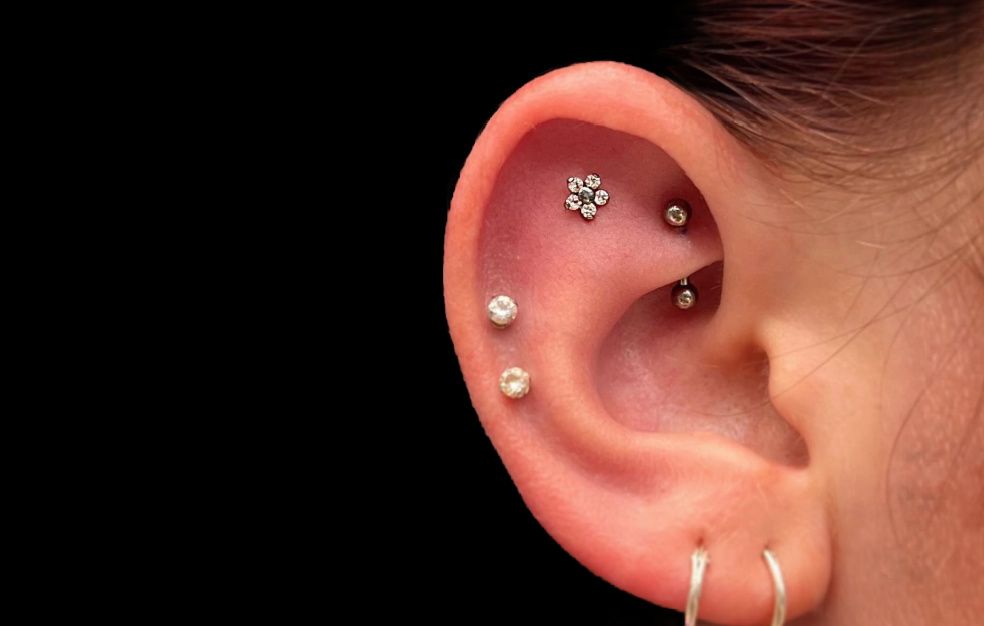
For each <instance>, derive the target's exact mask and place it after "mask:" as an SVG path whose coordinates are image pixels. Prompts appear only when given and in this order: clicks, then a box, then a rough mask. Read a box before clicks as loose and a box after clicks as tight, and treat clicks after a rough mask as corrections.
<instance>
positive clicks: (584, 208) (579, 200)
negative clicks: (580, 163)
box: [564, 174, 608, 220]
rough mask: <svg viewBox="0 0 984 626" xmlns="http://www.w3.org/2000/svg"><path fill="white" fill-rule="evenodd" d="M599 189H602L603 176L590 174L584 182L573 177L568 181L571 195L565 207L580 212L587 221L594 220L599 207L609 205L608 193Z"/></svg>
mask: <svg viewBox="0 0 984 626" xmlns="http://www.w3.org/2000/svg"><path fill="white" fill-rule="evenodd" d="M598 187H601V176H598V175H597V174H588V175H587V176H585V177H584V180H581V179H580V178H578V177H577V176H571V177H570V178H568V179H567V188H568V189H569V190H570V192H571V195H569V196H567V200H566V201H565V202H564V206H565V207H567V208H568V209H570V210H571V211H580V212H581V217H583V218H584V219H586V220H593V219H594V216H595V213H597V212H598V207H600V206H604V205H605V204H607V203H608V192H607V191H605V190H604V189H598Z"/></svg>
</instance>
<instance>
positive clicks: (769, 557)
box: [762, 549, 786, 626]
mask: <svg viewBox="0 0 984 626" xmlns="http://www.w3.org/2000/svg"><path fill="white" fill-rule="evenodd" d="M762 558H764V559H765V563H766V565H768V566H769V573H770V574H772V586H773V587H774V588H775V593H776V599H775V603H774V604H773V606H772V626H782V625H783V623H785V621H786V583H785V582H784V581H783V579H782V570H781V569H779V561H777V560H776V555H775V554H773V553H772V550H769V549H766V550H764V551H763V552H762Z"/></svg>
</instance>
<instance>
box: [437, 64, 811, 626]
mask: <svg viewBox="0 0 984 626" xmlns="http://www.w3.org/2000/svg"><path fill="white" fill-rule="evenodd" d="M591 172H597V173H598V174H600V176H601V178H602V187H603V188H604V189H606V190H607V191H608V193H609V194H610V200H609V202H608V203H607V205H605V206H602V207H600V208H599V209H598V212H597V215H596V216H595V219H593V220H591V221H587V220H585V219H583V218H582V217H581V215H580V214H578V213H577V212H575V211H569V210H567V209H566V208H565V199H566V198H567V196H568V195H569V193H570V192H569V191H568V189H567V181H568V178H569V177H571V176H578V177H582V178H583V177H584V176H585V175H586V174H588V173H591ZM767 180H768V176H767V175H766V174H765V172H764V170H763V169H761V168H760V167H759V165H758V164H757V162H756V160H755V159H754V158H753V157H752V156H751V155H750V154H748V153H747V152H746V151H745V150H744V149H743V148H742V147H741V146H740V145H739V144H738V143H737V142H736V141H734V140H733V138H732V137H731V136H730V135H728V134H727V133H726V132H725V131H724V130H723V128H722V127H721V126H720V125H719V123H718V122H717V121H716V120H715V119H714V117H713V116H712V115H710V114H709V113H708V112H707V111H706V110H705V109H704V108H702V107H701V106H700V105H699V104H698V103H697V102H696V101H695V100H693V99H692V98H690V97H689V96H687V95H686V94H684V93H683V92H681V91H680V90H678V89H677V88H675V87H674V86H673V85H671V84H669V83H667V82H666V81H664V80H661V79H659V78H658V77H656V76H654V75H652V74H650V73H647V72H644V71H642V70H639V69H636V68H632V67H628V66H624V65H618V64H611V63H596V64H587V65H578V66H574V67H569V68H566V69H563V70H560V71H557V72H554V73H552V74H549V75H547V76H544V77H542V78H539V79H537V80H535V81H533V82H532V83H530V84H528V85H527V86H525V87H524V88H522V89H521V90H520V91H519V92H518V93H516V94H515V95H514V96H513V97H512V98H510V99H509V100H508V101H507V102H506V103H505V104H504V105H503V106H502V107H501V109H500V110H499V111H498V112H497V113H496V115H495V116H494V117H493V118H492V120H491V121H490V122H489V124H488V126H487V128H486V129H485V131H484V132H483V133H482V135H481V136H480V137H479V139H478V141H477V142H476V144H475V147H474V149H473V151H472V153H471V155H470V156H469V158H468V161H467V163H466V164H465V167H464V169H463V171H462V174H461V179H460V181H459V183H458V186H457V188H456V190H455V194H454V199H453V202H452V206H451V213H450V216H449V220H448V228H447V237H446V256H445V268H444V271H445V292H446V302H447V314H448V321H449V324H450V329H451V334H452V338H453V340H454V344H455V348H456V351H457V353H458V356H459V359H460V362H461V368H462V371H463V373H464V376H465V380H466V383H467V386H468V389H469V392H470V394H471V397H472V401H473V403H474V405H475V408H476V410H477V412H478V415H479V417H480V419H481V421H482V424H483V425H484V427H485V429H486V432H487V433H488V435H489V437H490V438H491V440H492V443H493V444H494V445H495V447H496V449H497V450H498V452H499V454H500V455H501V457H502V459H503V461H504V462H505V465H506V467H507V468H508V470H509V472H510V474H511V476H512V478H513V480H514V481H515V483H516V485H517V486H518V488H519V490H520V492H521V493H522V495H523V497H524V499H525V501H526V502H527V504H528V505H529V507H530V509H531V510H532V511H533V514H534V515H535V516H536V517H537V519H538V520H539V521H540V522H541V523H542V524H543V526H544V527H545V528H546V529H547V530H548V532H550V533H551V535H552V536H553V537H554V538H555V539H556V540H557V541H558V542H560V544H561V545H563V546H564V548H565V549H567V550H568V551H569V552H571V553H572V554H573V555H574V556H575V557H576V558H578V559H579V560H580V561H581V562H582V563H583V564H584V565H586V566H587V567H588V568H590V569H591V570H592V571H594V572H595V573H597V574H598V575H600V576H602V577H604V578H605V579H607V580H609V581H610V582H612V583H613V584H615V585H617V586H618V587H621V588H622V589H624V590H626V591H629V592H631V593H633V594H636V595H638V596H640V597H643V598H646V599H648V600H650V601H652V602H654V603H656V604H660V605H663V606H667V607H672V608H675V609H678V610H682V609H683V608H684V605H685V602H686V597H687V592H688V586H689V580H690V555H691V553H692V552H693V551H694V549H695V548H697V547H698V546H700V545H703V546H704V547H705V548H706V549H707V550H708V552H709V554H710V559H711V562H710V566H709V568H708V570H707V575H706V578H705V582H704V590H703V595H702V599H701V603H700V615H701V617H702V618H705V619H708V620H711V621H714V622H717V623H721V624H756V623H765V622H767V621H768V619H769V617H770V616H771V612H772V603H773V587H772V582H771V578H770V576H769V572H768V569H767V567H766V564H765V562H764V560H763V557H762V552H763V549H765V548H766V547H768V548H770V549H771V550H772V551H773V552H774V553H775V554H776V555H777V557H778V560H779V563H780V565H781V567H782V570H783V574H784V578H785V582H786V586H787V589H788V595H789V606H788V615H789V617H790V618H795V617H796V616H798V615H801V614H803V613H805V612H807V611H809V610H810V609H811V608H814V607H816V606H817V605H818V603H819V602H820V601H821V600H822V598H823V596H824V593H825V590H826V587H827V583H828V578H829V572H830V538H829V532H828V530H827V523H826V512H825V509H824V506H823V503H824V500H825V498H824V491H823V486H822V484H821V481H820V480H819V479H817V477H816V476H815V475H814V474H813V473H812V472H811V469H810V463H809V454H808V449H809V441H808V440H806V441H804V438H803V437H802V436H801V434H800V432H799V430H800V429H799V428H798V426H802V425H798V424H797V423H796V422H795V420H794V417H795V415H796V411H795V410H794V407H793V405H792V404H790V405H789V406H787V407H784V406H781V403H780V401H779V400H777V401H775V402H773V401H770V397H769V392H768V390H769V385H770V367H769V366H770V361H769V359H768V358H767V356H766V355H767V354H768V353H769V352H770V351H771V350H772V349H773V348H774V346H772V345H770V341H771V340H770V337H772V336H773V335H772V334H770V330H769V328H768V325H767V324H765V321H766V320H767V318H768V311H769V310H770V307H771V306H773V305H774V304H775V302H776V296H775V291H776V285H775V284H774V283H773V282H772V281H771V280H769V279H768V278H767V274H765V273H763V272H762V271H761V267H762V264H769V263H770V262H772V261H773V259H772V252H771V249H770V246H771V242H769V241H767V240H766V239H764V238H763V236H762V235H761V232H760V230H752V229H750V228H749V226H748V224H749V221H750V220H749V219H748V214H749V213H751V212H755V211H768V210H769V209H768V206H767V203H766V202H765V201H764V200H763V198H765V197H766V196H767V195H768V194H767V192H766V190H764V189H763V187H764V186H765V185H766V184H767V183H766V182H765V181H767ZM675 198H682V199H685V200H686V201H687V202H688V203H689V204H690V206H691V207H692V212H691V217H690V221H689V224H688V226H687V227H686V229H685V230H683V229H676V228H673V227H671V226H669V225H667V223H666V222H665V221H664V219H663V210H664V207H665V206H666V204H667V202H669V201H670V200H672V199H675ZM763 217H764V216H763ZM688 276H689V277H691V280H692V281H693V282H694V284H696V285H697V287H698V290H699V294H700V299H699V301H698V303H697V306H696V307H694V308H692V309H689V310H680V309H678V308H676V307H675V306H674V305H673V304H672V303H671V298H670V292H671V289H672V287H673V286H674V285H675V284H676V283H677V281H678V280H679V279H681V278H684V277H688ZM497 294H508V295H510V296H511V297H512V298H514V299H515V300H516V302H517V303H518V307H519V314H518V316H517V318H516V320H515V322H514V323H513V324H512V325H511V326H509V327H508V328H506V329H497V328H495V327H494V326H493V325H492V324H491V323H490V322H489V319H488V317H487V313H486V305H487V303H488V301H489V299H490V298H491V297H492V296H494V295H497ZM512 366H519V367H522V368H523V369H525V370H526V371H528V372H529V373H530V376H531V388H530V392H529V394H528V395H527V396H526V397H524V398H522V399H519V400H512V399H509V398H507V397H505V396H504V395H503V394H502V393H500V391H499V384H498V382H499V375H500V373H501V372H502V371H503V370H504V369H505V368H508V367H512ZM776 375H777V373H776V372H773V373H772V376H773V380H772V381H771V383H772V384H773V385H775V384H776V382H775V377H776ZM799 399H800V400H802V398H799Z"/></svg>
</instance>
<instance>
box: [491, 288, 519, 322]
mask: <svg viewBox="0 0 984 626" xmlns="http://www.w3.org/2000/svg"><path fill="white" fill-rule="evenodd" d="M518 312H519V308H518V307H517V306H516V301H515V300H513V299H512V298H510V297H509V296H507V295H504V294H503V295H498V296H495V297H494V298H492V299H491V300H489V321H490V322H492V325H493V326H495V327H496V328H505V327H506V326H509V325H510V324H512V323H513V320H515V319H516V314H517V313H518Z"/></svg>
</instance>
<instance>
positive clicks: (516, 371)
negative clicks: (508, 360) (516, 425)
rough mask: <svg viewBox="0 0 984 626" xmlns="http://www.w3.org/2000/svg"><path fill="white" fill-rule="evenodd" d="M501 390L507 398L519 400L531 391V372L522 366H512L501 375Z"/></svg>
mask: <svg viewBox="0 0 984 626" xmlns="http://www.w3.org/2000/svg"><path fill="white" fill-rule="evenodd" d="M499 390H500V391H501V392H502V393H503V394H505V396H506V397H507V398H512V399H513V400H519V399H520V398H522V397H523V396H525V395H526V394H527V393H529V392H530V374H529V372H527V371H526V370H524V369H522V368H520V367H510V368H508V369H506V370H505V371H504V372H502V375H501V376H499Z"/></svg>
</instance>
